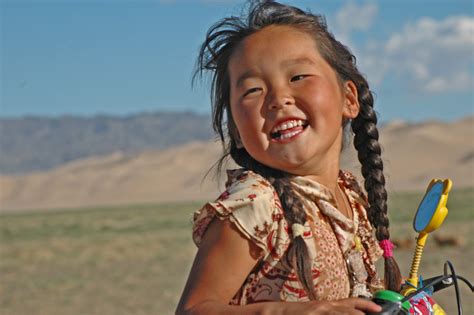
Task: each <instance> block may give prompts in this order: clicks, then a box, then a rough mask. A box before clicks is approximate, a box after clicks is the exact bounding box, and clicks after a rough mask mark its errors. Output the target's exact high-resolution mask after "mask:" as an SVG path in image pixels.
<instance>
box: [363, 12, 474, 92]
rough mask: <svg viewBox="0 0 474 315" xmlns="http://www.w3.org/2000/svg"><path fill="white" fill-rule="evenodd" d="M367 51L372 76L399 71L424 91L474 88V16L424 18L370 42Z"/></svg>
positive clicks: (404, 77)
mask: <svg viewBox="0 0 474 315" xmlns="http://www.w3.org/2000/svg"><path fill="white" fill-rule="evenodd" d="M365 54H367V55H368V56H367V57H368V58H367V61H364V60H363V59H365V58H366V56H365V55H364V56H363V58H362V61H363V67H365V69H366V70H369V71H368V72H369V78H370V76H372V75H373V76H374V77H375V78H376V80H379V81H380V80H381V79H383V78H386V77H387V76H389V75H396V76H397V77H398V78H402V79H403V80H404V81H405V82H406V83H407V84H409V85H410V86H413V87H415V88H417V89H418V90H421V91H425V92H448V91H466V90H469V89H474V18H473V17H470V16H452V17H447V18H446V19H444V20H439V21H438V20H434V19H432V18H426V17H425V18H421V19H419V20H418V21H416V22H415V23H409V24H407V25H405V26H404V27H403V28H402V29H401V31H400V32H398V33H394V34H392V35H391V36H390V37H389V38H388V40H387V41H386V42H385V43H379V44H378V45H377V44H375V45H374V44H372V45H371V46H368V47H367V49H366V52H365ZM376 83H377V81H376Z"/></svg>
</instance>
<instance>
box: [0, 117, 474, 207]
mask: <svg viewBox="0 0 474 315" xmlns="http://www.w3.org/2000/svg"><path fill="white" fill-rule="evenodd" d="M473 136H474V117H470V118H466V119H463V120H460V121H456V122H452V123H441V122H425V123H421V124H407V123H403V122H394V123H391V124H388V125H387V126H385V127H384V128H383V130H382V131H381V139H380V140H381V143H382V146H383V149H384V160H385V168H386V177H387V188H388V190H389V191H399V190H417V189H424V188H425V187H426V185H427V183H428V182H429V181H430V179H431V178H451V179H452V180H453V182H454V186H455V187H472V186H474V138H473ZM220 150H221V149H220V145H219V144H217V143H214V142H195V143H190V144H186V145H183V146H179V147H175V148H172V149H168V150H161V151H159V150H157V151H145V152H142V153H139V154H135V155H125V154H123V153H120V152H117V153H114V154H111V155H107V156H100V157H94V158H88V159H84V160H78V161H75V162H72V163H69V164H66V165H63V166H61V167H58V168H56V169H53V170H51V171H46V172H35V173H31V174H28V175H22V176H3V177H0V208H1V209H2V210H21V209H43V208H68V207H82V206H95V205H120V204H136V203H154V202H167V201H177V200H182V201H185V200H206V199H212V198H215V197H216V196H217V194H218V192H219V190H220V189H221V187H222V185H221V186H220V187H219V186H218V184H217V181H216V180H215V178H214V177H213V176H212V173H211V174H210V175H209V176H207V177H206V179H204V180H203V178H204V176H205V174H206V172H207V171H208V170H209V168H210V167H211V166H212V165H213V163H214V162H215V161H216V160H217V158H218V157H219V154H220ZM343 165H344V166H343V167H344V168H346V169H350V170H352V171H353V172H355V173H356V174H358V173H359V172H358V169H359V165H358V162H357V160H356V159H355V152H354V150H353V149H348V150H346V152H345V156H344V158H343Z"/></svg>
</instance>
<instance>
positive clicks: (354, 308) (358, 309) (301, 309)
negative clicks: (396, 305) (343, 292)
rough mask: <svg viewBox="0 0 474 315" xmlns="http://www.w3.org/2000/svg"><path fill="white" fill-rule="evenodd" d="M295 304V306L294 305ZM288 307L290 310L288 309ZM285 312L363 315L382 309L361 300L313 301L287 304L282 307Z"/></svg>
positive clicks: (322, 314)
mask: <svg viewBox="0 0 474 315" xmlns="http://www.w3.org/2000/svg"><path fill="white" fill-rule="evenodd" d="M292 304H293V305H292ZM286 306H287V307H288V308H286ZM281 307H282V308H285V311H284V312H282V313H281V314H282V315H283V314H306V315H312V314H314V315H324V314H351V315H352V314H354V315H356V314H357V315H363V314H365V313H367V312H374V313H376V312H380V311H381V310H382V307H380V306H379V305H377V304H375V303H374V302H372V301H369V300H366V299H361V298H349V299H343V300H337V301H312V302H305V303H304V302H302V303H291V302H287V303H284V304H282V305H281Z"/></svg>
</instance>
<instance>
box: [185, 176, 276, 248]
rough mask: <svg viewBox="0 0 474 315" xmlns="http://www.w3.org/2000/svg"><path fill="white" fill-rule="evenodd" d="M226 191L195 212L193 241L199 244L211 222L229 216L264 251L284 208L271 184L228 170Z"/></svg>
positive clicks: (258, 177)
mask: <svg viewBox="0 0 474 315" xmlns="http://www.w3.org/2000/svg"><path fill="white" fill-rule="evenodd" d="M227 176H228V180H227V182H226V190H225V191H224V192H223V193H222V194H221V195H220V196H219V197H218V198H217V199H216V200H215V201H213V202H208V203H206V204H205V205H204V206H203V207H202V208H201V209H199V210H197V211H196V212H195V213H194V218H193V223H194V225H193V240H194V242H195V243H196V245H198V246H199V245H200V243H201V240H202V237H203V235H204V233H205V231H206V229H207V227H208V225H209V224H210V222H211V221H212V220H213V219H215V218H217V219H220V220H225V219H228V220H230V221H231V222H232V223H234V224H235V226H236V227H237V228H238V230H239V231H240V232H241V233H242V234H243V235H244V236H245V237H246V238H248V239H250V240H252V241H254V242H255V243H256V244H257V245H258V246H259V247H261V248H262V249H265V250H267V245H268V244H267V237H268V235H269V234H270V233H271V232H272V231H273V230H275V229H278V227H279V225H280V224H283V222H282V219H283V210H282V208H281V205H280V202H279V199H278V196H277V194H276V192H275V190H274V188H273V186H272V184H271V183H270V182H269V181H268V180H267V179H266V178H264V177H263V176H261V175H259V174H257V173H255V172H252V171H249V170H245V169H236V170H229V171H227Z"/></svg>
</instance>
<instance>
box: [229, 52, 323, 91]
mask: <svg viewBox="0 0 474 315" xmlns="http://www.w3.org/2000/svg"><path fill="white" fill-rule="evenodd" d="M300 64H306V65H316V63H315V62H314V61H313V60H311V59H309V58H306V57H301V58H294V59H288V60H283V61H282V62H281V63H280V66H281V67H282V68H286V67H289V66H293V65H300ZM255 75H256V71H254V70H252V69H250V70H247V71H245V72H244V73H242V75H241V76H240V77H239V78H238V79H237V83H236V85H237V87H240V86H242V84H243V83H244V81H245V80H246V79H248V78H251V77H253V76H255Z"/></svg>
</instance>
